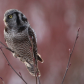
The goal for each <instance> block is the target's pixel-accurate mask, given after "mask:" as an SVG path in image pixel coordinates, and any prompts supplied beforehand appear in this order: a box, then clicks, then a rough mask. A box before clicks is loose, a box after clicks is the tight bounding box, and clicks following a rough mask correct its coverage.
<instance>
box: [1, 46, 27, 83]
mask: <svg viewBox="0 0 84 84" xmlns="http://www.w3.org/2000/svg"><path fill="white" fill-rule="evenodd" d="M5 47H6V46H5ZM0 50H1V51H2V53H3V55H4V57H5V58H6V60H7V62H8V64H9V66H10V67H11V68H12V70H13V71H14V72H15V73H16V74H17V75H18V76H19V77H20V78H21V79H22V80H23V81H24V82H25V84H27V82H26V81H25V80H24V79H23V77H22V76H21V75H19V74H18V73H17V72H16V71H15V69H14V68H13V67H12V65H11V64H10V62H9V61H8V59H7V57H6V55H5V54H4V52H3V50H2V48H0Z"/></svg>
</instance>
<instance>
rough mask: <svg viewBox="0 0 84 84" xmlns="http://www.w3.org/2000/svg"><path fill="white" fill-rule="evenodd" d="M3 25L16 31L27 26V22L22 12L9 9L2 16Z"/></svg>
mask: <svg viewBox="0 0 84 84" xmlns="http://www.w3.org/2000/svg"><path fill="white" fill-rule="evenodd" d="M4 24H5V26H6V27H7V28H10V29H12V28H13V29H17V28H20V27H25V26H28V21H27V18H26V17H25V15H23V14H22V12H20V11H19V10H16V9H10V10H7V11H6V12H5V14H4Z"/></svg>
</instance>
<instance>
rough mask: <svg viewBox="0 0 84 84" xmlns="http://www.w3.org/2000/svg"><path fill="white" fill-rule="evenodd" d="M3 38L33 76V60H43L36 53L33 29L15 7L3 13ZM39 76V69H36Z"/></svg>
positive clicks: (34, 69)
mask: <svg viewBox="0 0 84 84" xmlns="http://www.w3.org/2000/svg"><path fill="white" fill-rule="evenodd" d="M4 24H5V29H4V38H5V40H6V43H7V45H8V47H9V48H10V49H11V50H12V51H14V53H13V56H14V57H17V58H19V59H20V60H21V61H22V62H24V63H25V65H26V67H27V69H28V70H29V73H30V74H31V75H33V76H35V73H36V71H37V69H36V66H35V60H36V58H37V60H39V61H41V62H43V60H42V58H41V57H40V55H39V54H38V53H37V43H36V37H35V33H34V30H33V29H32V28H31V27H30V24H29V23H28V21H27V18H26V17H25V15H23V14H22V12H20V11H18V10H16V9H10V10H7V11H6V12H5V14H4ZM38 75H39V76H40V71H39V70H38Z"/></svg>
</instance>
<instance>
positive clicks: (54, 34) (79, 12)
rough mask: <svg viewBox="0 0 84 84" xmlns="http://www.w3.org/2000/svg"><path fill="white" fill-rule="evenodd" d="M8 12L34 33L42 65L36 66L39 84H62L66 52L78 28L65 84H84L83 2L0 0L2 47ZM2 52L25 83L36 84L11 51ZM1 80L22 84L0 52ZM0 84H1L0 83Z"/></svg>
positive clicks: (72, 0)
mask: <svg viewBox="0 0 84 84" xmlns="http://www.w3.org/2000/svg"><path fill="white" fill-rule="evenodd" d="M8 9H18V10H20V11H22V12H23V13H24V14H25V16H26V17H27V18H28V21H29V23H30V24H31V27H32V28H33V29H34V30H35V32H36V35H37V45H38V52H39V53H40V54H41V56H42V58H43V59H44V63H43V64H41V63H39V69H40V71H41V75H42V76H41V77H40V81H41V84H61V82H62V79H63V75H64V73H65V70H66V66H67V62H68V59H69V53H70V52H69V49H72V47H73V44H74V41H75V38H76V34H77V29H78V28H79V27H80V32H79V38H78V40H77V44H76V46H75V49H74V52H73V54H72V57H71V61H70V63H71V66H70V67H69V70H68V72H67V75H66V77H65V81H64V84H84V0H0V41H2V42H3V43H4V44H5V40H4V35H3V30H4V23H3V17H4V13H5V11H6V10H8ZM5 45H6V44H5ZM0 46H2V45H1V44H0ZM3 50H4V53H5V55H6V56H7V58H8V60H9V62H10V63H11V65H12V66H13V67H14V69H15V70H16V71H17V72H18V73H19V72H20V73H21V75H22V77H23V78H24V79H25V80H26V81H27V83H28V84H35V78H34V77H32V76H31V75H30V74H29V73H28V71H27V69H26V67H25V65H24V64H23V63H22V62H21V61H19V60H18V59H16V58H14V57H13V56H12V54H11V52H10V51H8V50H6V49H4V48H3ZM0 77H2V78H3V80H4V82H5V84H25V83H24V82H23V81H22V80H21V79H20V78H19V77H18V76H17V75H16V74H15V73H14V71H13V70H12V69H11V68H10V67H9V66H8V63H7V61H6V59H5V58H4V56H3V54H2V52H1V51H0ZM0 84H3V83H2V81H1V80H0Z"/></svg>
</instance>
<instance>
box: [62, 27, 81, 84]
mask: <svg viewBox="0 0 84 84" xmlns="http://www.w3.org/2000/svg"><path fill="white" fill-rule="evenodd" d="M79 30H80V28H79V29H78V31H77V35H76V39H75V42H74V45H73V48H72V50H71V53H70V54H69V60H68V64H67V67H66V71H65V74H64V76H63V80H62V83H61V84H63V82H64V79H65V77H66V74H67V71H68V69H69V65H70V59H71V56H72V53H73V51H74V48H75V45H76V42H77V39H78V36H79Z"/></svg>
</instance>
